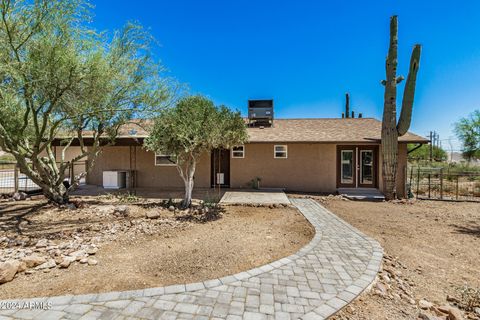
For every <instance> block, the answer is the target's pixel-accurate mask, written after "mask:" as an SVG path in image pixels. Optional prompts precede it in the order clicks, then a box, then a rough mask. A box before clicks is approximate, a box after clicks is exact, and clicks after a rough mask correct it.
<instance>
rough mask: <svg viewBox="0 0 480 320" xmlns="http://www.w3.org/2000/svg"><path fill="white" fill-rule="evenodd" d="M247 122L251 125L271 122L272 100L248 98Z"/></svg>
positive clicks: (268, 124) (256, 125)
mask: <svg viewBox="0 0 480 320" xmlns="http://www.w3.org/2000/svg"><path fill="white" fill-rule="evenodd" d="M248 123H249V126H252V127H259V126H263V127H270V126H272V124H273V100H248Z"/></svg>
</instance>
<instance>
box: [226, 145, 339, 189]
mask: <svg viewBox="0 0 480 320" xmlns="http://www.w3.org/2000/svg"><path fill="white" fill-rule="evenodd" d="M286 145H287V147H288V158H287V159H275V158H274V156H273V155H274V144H270V143H255V144H246V145H245V158H243V159H231V160H230V183H231V186H232V187H233V188H247V187H248V185H249V182H250V181H251V180H252V179H254V178H255V177H260V178H261V179H262V180H261V182H260V186H261V187H272V188H285V189H287V190H293V191H312V192H315V191H316V192H335V190H336V170H335V168H336V164H335V161H336V146H335V145H334V144H303V143H293V144H286Z"/></svg>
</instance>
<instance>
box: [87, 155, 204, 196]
mask: <svg viewBox="0 0 480 320" xmlns="http://www.w3.org/2000/svg"><path fill="white" fill-rule="evenodd" d="M106 170H134V171H135V172H136V187H139V188H145V187H146V188H148V187H155V188H183V180H182V179H181V178H180V176H179V174H178V171H177V168H176V167H174V166H155V154H154V153H153V152H150V151H147V150H145V149H143V148H142V147H138V146H111V147H104V148H103V150H102V152H101V153H100V155H99V156H98V158H97V160H96V162H95V165H94V167H93V169H92V171H91V172H90V174H89V175H88V179H87V182H88V183H89V184H93V185H98V186H101V185H102V183H103V182H102V180H103V171H106ZM195 186H196V187H200V188H207V187H209V186H210V156H209V155H207V154H205V155H203V156H202V157H200V159H199V161H198V163H197V168H196V172H195Z"/></svg>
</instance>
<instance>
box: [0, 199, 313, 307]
mask: <svg viewBox="0 0 480 320" xmlns="http://www.w3.org/2000/svg"><path fill="white" fill-rule="evenodd" d="M99 199H100V198H89V199H85V198H82V199H81V200H78V201H77V204H78V205H79V206H80V208H79V209H75V210H65V209H57V208H54V207H51V206H49V205H46V204H45V202H43V201H41V200H31V201H22V202H18V203H10V202H9V203H6V202H3V203H0V238H2V237H4V238H5V237H6V238H8V239H9V242H3V244H1V245H0V249H2V248H3V249H2V250H10V249H15V248H18V247H21V248H27V249H28V248H30V249H32V250H33V251H37V250H40V251H39V252H40V253H42V254H45V253H46V252H45V249H43V248H40V249H38V248H35V244H36V243H38V241H39V240H41V239H49V244H48V246H51V245H52V243H53V244H61V243H65V242H66V241H71V240H72V239H77V238H78V239H77V241H79V242H80V243H87V242H88V243H92V242H93V243H95V245H97V246H98V248H99V249H98V251H97V252H96V253H95V255H94V258H95V260H96V261H98V264H96V265H88V264H87V263H85V264H81V263H78V262H75V263H72V264H71V265H70V266H69V267H68V268H67V269H60V268H58V267H56V268H51V269H48V270H46V271H43V270H37V271H35V270H34V269H32V270H33V271H34V272H33V273H32V274H25V273H18V274H17V276H16V278H15V279H13V281H11V282H7V283H5V284H2V285H0V299H7V298H20V297H24V298H25V297H33V296H53V295H64V294H82V293H96V292H106V291H116V290H133V289H140V288H147V287H158V286H165V285H170V284H175V283H190V282H197V281H202V280H208V279H212V278H219V277H222V276H225V275H229V274H234V273H237V272H240V271H244V270H248V269H250V268H254V267H256V266H260V265H263V264H266V263H268V262H271V261H274V260H277V259H280V258H282V257H285V256H288V255H290V254H292V253H294V252H296V251H297V250H299V249H300V248H301V247H302V246H304V245H305V244H307V243H308V242H309V241H310V240H311V238H312V237H313V235H314V230H313V227H312V226H311V225H310V224H309V223H308V222H307V221H306V219H305V218H304V217H303V215H301V214H300V213H299V212H298V210H297V209H295V208H291V207H281V208H268V207H242V206H227V207H224V209H223V210H222V212H221V213H220V214H219V215H218V216H215V217H213V218H212V217H210V218H208V219H203V218H204V217H202V215H198V214H197V215H191V214H186V213H184V212H178V211H176V212H175V213H174V212H171V211H169V210H167V209H162V208H160V207H159V205H158V204H156V203H151V202H149V203H141V204H127V206H128V207H129V214H128V216H126V217H123V216H118V215H113V214H111V212H110V211H109V210H104V209H105V208H104V207H107V208H108V207H109V206H112V205H118V204H113V203H112V202H111V201H110V200H99ZM152 211H155V212H159V215H158V216H156V217H155V219H147V218H146V217H145V216H146V214H147V213H148V212H152ZM112 230H113V232H112ZM87 240H88V241H87ZM13 243H15V245H14V244H13ZM20 243H22V244H20ZM19 244H20V245H19ZM60 247H62V246H61V245H60ZM67 249H68V248H67ZM42 250H43V251H42ZM47 250H48V247H47ZM55 250H57V249H55ZM55 250H52V251H50V252H54V251H55ZM72 250H73V249H71V250H70V251H72ZM10 251H11V250H10ZM57 251H58V250H57ZM5 252H6V251H5ZM63 254H65V255H68V251H67V252H66V253H65V252H62V253H61V255H62V256H63ZM57 255H60V254H58V253H57ZM29 270H30V269H29Z"/></svg>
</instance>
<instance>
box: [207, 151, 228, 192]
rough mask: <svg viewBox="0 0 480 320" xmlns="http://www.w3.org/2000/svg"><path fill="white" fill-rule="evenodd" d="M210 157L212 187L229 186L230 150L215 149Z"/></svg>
mask: <svg viewBox="0 0 480 320" xmlns="http://www.w3.org/2000/svg"><path fill="white" fill-rule="evenodd" d="M211 159H212V162H211V173H212V174H211V179H210V180H211V184H212V187H216V186H220V187H224V188H228V187H230V150H226V149H215V150H213V151H212V156H211Z"/></svg>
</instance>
